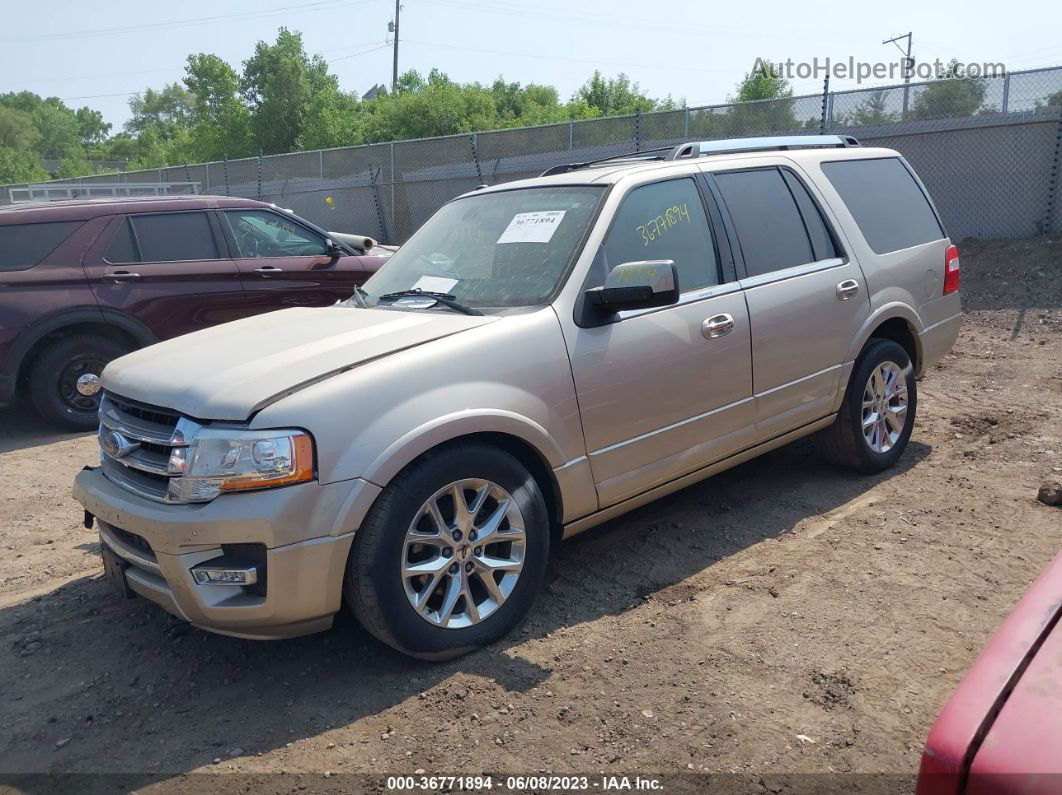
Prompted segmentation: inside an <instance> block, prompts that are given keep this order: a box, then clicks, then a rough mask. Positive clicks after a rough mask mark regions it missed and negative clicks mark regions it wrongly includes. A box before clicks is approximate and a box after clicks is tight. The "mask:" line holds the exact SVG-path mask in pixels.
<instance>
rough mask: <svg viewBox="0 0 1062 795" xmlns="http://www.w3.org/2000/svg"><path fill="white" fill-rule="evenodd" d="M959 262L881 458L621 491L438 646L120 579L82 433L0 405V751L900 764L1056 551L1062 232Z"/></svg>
mask: <svg viewBox="0 0 1062 795" xmlns="http://www.w3.org/2000/svg"><path fill="white" fill-rule="evenodd" d="M962 264H963V274H964V275H963V296H964V304H965V309H966V320H965V324H964V326H963V331H962V336H961V338H960V341H959V343H958V345H957V346H956V348H955V350H954V352H953V353H952V354H950V355H949V356H948V357H947V358H946V359H944V360H943V361H942V362H941V363H940V364H938V365H937V366H935V367H934V368H932V369H931V370H930V372H928V373H927V374H926V376H925V378H924V379H923V380H922V381H921V382H920V384H919V398H920V405H919V412H918V424H917V426H916V429H915V432H914V436H913V438H912V441H911V445H910V447H909V449H908V451H907V453H906V455H905V456H904V458H903V459H902V461H901V463H900V465H899V466H898V467H897V468H896V469H894V470H892V471H890V472H887V473H885V474H883V475H878V476H871V477H866V476H855V475H852V474H848V473H845V472H840V471H837V470H834V469H831V468H830V467H828V466H826V465H825V464H823V463H822V462H820V461H819V459H818V458H817V457H816V456H815V454H814V448H813V445H812V444H811V443H810V442H799V443H796V444H793V445H791V446H789V447H787V448H784V449H781V450H778V451H776V452H773V453H771V454H768V455H766V456H764V457H762V458H760V459H758V460H756V461H753V462H750V463H748V464H745V465H743V466H740V467H738V468H736V469H733V470H730V471H729V472H726V473H724V474H722V475H719V476H717V477H715V478H712V479H711V480H708V481H706V482H704V483H702V484H699V485H696V486H693V487H691V488H688V489H686V490H685V491H682V492H680V493H678V494H675V495H672V496H671V497H668V498H665V499H663V500H661V501H658V502H656V503H654V504H652V505H649V506H646V507H644V508H642V509H639V510H638V511H636V512H634V513H632V514H629V515H627V516H626V517H623V518H621V519H618V520H615V521H612V522H610V523H608V524H607V525H604V526H602V527H600V528H598V529H596V530H594V531H591V532H589V533H587V534H584V535H582V536H580V537H578V538H576V539H573V540H572V541H570V542H569V543H567V544H565V545H564V547H563V549H562V550H561V553H560V555H559V557H558V558H557V560H556V561H555V562H554V563H553V564H552V565H551V570H550V583H549V586H548V588H547V589H546V592H545V593H544V594H543V595H542V597H541V598H540V599H539V601H538V603H537V604H536V606H535V609H534V611H533V615H532V617H531V619H530V621H529V622H528V623H527V624H526V625H525V626H524V628H523V629H522V630H519V631H517V632H516V633H514V634H513V635H512V636H510V637H508V638H506V639H504V640H503V641H501V642H499V643H497V644H495V645H494V646H493V647H491V648H489V649H486V650H484V651H481V652H479V653H476V654H473V655H471V656H469V657H467V658H464V659H462V660H457V661H454V662H450V663H444V664H427V663H419V662H415V661H411V660H408V659H406V658H404V657H401V656H400V655H398V654H396V653H394V652H392V651H390V650H389V649H387V648H384V647H382V646H381V645H380V644H378V643H376V642H375V641H373V640H372V639H371V638H369V637H368V636H366V635H365V634H364V633H363V632H361V631H360V630H359V629H358V627H357V626H356V625H355V624H354V623H353V621H351V620H350V619H347V618H344V619H341V620H340V621H339V622H338V624H337V626H336V628H335V629H334V630H333V631H331V632H329V633H325V634H322V635H317V636H313V637H308V638H302V639H298V640H293V641H284V642H275V643H256V642H251V641H240V640H234V639H228V638H222V637H217V636H213V635H210V634H208V633H206V632H201V631H198V630H194V629H188V628H187V627H185V626H183V625H180V624H175V623H173V622H171V621H170V620H168V619H167V617H166V616H165V615H164V614H163V613H162V611H161V610H159V609H157V608H156V607H154V606H153V605H151V604H150V603H148V602H146V601H145V600H143V599H138V600H134V601H131V602H124V601H121V600H119V599H118V598H116V597H114V596H112V595H111V592H110V591H109V590H108V588H107V586H106V584H105V583H104V582H103V580H102V579H101V576H100V573H101V567H100V561H99V556H98V540H97V537H96V535H95V532H94V531H91V530H86V529H84V528H83V527H82V526H81V512H80V509H79V507H78V506H77V504H76V503H75V502H74V501H73V500H72V499H71V497H70V496H69V494H70V482H71V479H72V477H73V476H74V474H75V473H76V472H77V470H78V469H80V467H82V466H83V465H85V464H91V463H94V461H95V460H96V452H95V439H94V438H93V437H92V436H91V435H89V436H64V435H57V434H53V433H50V432H49V431H47V430H44V429H43V428H42V427H41V425H40V424H39V423H38V422H37V421H36V420H35V419H33V417H32V416H31V415H30V414H29V413H27V412H25V411H14V412H12V411H7V412H0V474H2V475H3V477H2V478H0V528H2V537H0V543H2V549H3V555H2V556H0V693H2V694H3V713H2V714H3V722H4V730H3V733H2V734H0V773H6V774H13V773H29V772H53V773H56V772H81V773H95V772H112V773H113V772H127V773H137V774H159V775H161V776H163V777H164V779H163V780H164V781H168V782H171V783H173V782H182V781H187V779H185V778H183V774H186V773H191V772H196V771H210V772H231V771H239V772H242V773H244V774H254V775H259V774H268V773H271V772H277V771H286V772H299V773H305V774H307V775H311V776H312V781H315V782H318V785H323V784H324V779H323V775H324V773H325V771H329V773H330V774H333V773H342V772H373V773H388V772H398V773H413V772H414V771H416V770H426V771H428V772H429V773H475V772H480V771H493V772H496V773H531V772H538V771H552V772H577V773H588V774H589V773H594V774H596V773H597V772H598V771H606V772H618V773H628V774H629V773H636V772H642V773H670V772H679V771H682V772H687V773H688V772H689V771H691V770H692V771H694V772H696V773H699V772H704V771H711V772H734V773H739V774H741V778H740V780H741V781H746V782H749V783H750V786H752V788H753V789H755V788H760V789H764V788H766V789H769V790H771V791H778V787H777V786H775V785H771V783H770V779H769V776H771V775H774V774H778V773H780V772H785V773H810V772H815V773H828V772H862V773H879V772H885V773H905V774H910V773H912V772H913V771H914V770H915V769H916V768H917V765H918V760H919V754H920V751H921V746H922V742H923V740H924V738H925V735H926V733H927V731H928V729H929V727H930V725H931V724H932V721H933V719H934V717H935V715H936V714H937V711H938V710H939V708H940V706H941V705H942V704H943V702H944V701H945V700H946V699H947V697H948V695H949V693H950V692H951V690H952V689H953V688H954V687H955V685H956V683H957V682H958V680H959V678H960V677H961V676H962V673H963V672H964V671H965V669H966V668H967V667H968V666H969V665H970V664H971V662H973V660H974V658H975V657H976V655H977V653H978V651H979V650H980V649H981V647H982V646H983V645H984V643H985V642H986V641H987V640H988V638H989V637H990V635H991V634H992V632H993V629H994V628H995V627H996V626H997V625H998V624H999V622H1000V621H1001V620H1002V619H1003V617H1004V616H1005V615H1006V614H1007V613H1008V612H1009V611H1010V609H1011V608H1012V607H1013V605H1014V604H1015V602H1016V601H1017V600H1018V599H1019V598H1020V596H1021V595H1022V593H1023V592H1024V591H1025V590H1026V588H1027V587H1028V586H1029V584H1030V583H1031V582H1032V581H1033V580H1034V579H1035V578H1036V576H1037V574H1038V573H1039V572H1040V570H1041V569H1042V568H1044V566H1046V564H1047V563H1048V562H1049V561H1050V559H1051V558H1052V557H1053V555H1054V554H1055V553H1056V552H1057V551H1058V550H1059V548H1060V546H1062V512H1060V510H1059V509H1058V508H1051V507H1048V506H1045V505H1043V504H1041V503H1039V502H1037V501H1036V491H1037V488H1038V486H1039V485H1040V483H1041V482H1043V481H1044V480H1048V479H1062V423H1060V417H1062V243H1059V242H1049V241H1043V240H1040V241H1035V242H1031V241H1030V242H1010V243H976V244H974V243H967V244H966V245H965V246H964V247H963V260H962ZM232 780H234V778H230V779H226V778H224V777H219V778H214V779H203V778H199V779H197V780H196V788H197V789H210V788H225V787H226V786H227V785H225V782H226V781H230V782H231V781H232ZM259 781H261V779H260V780H259ZM211 782H214V783H211ZM318 785H315V786H318ZM248 786H250V785H248ZM300 786H305V785H300ZM313 788H314V787H311V789H313Z"/></svg>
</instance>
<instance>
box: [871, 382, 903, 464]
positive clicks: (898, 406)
mask: <svg viewBox="0 0 1062 795" xmlns="http://www.w3.org/2000/svg"><path fill="white" fill-rule="evenodd" d="M906 424H907V379H906V378H905V377H904V372H903V368H901V367H900V365H898V364H896V363H895V362H891V361H884V362H882V363H881V364H879V365H878V366H877V367H875V368H874V372H872V373H871V374H870V378H869V379H867V385H866V387H865V388H864V389H863V438H865V439H866V442H867V445H869V447H870V449H871V450H873V451H874V452H875V453H887V452H888V451H889V450H891V449H892V448H893V447H894V446H895V445H896V443H897V442H898V441H899V439H900V436H901V435H902V434H903V429H904V426H905V425H906Z"/></svg>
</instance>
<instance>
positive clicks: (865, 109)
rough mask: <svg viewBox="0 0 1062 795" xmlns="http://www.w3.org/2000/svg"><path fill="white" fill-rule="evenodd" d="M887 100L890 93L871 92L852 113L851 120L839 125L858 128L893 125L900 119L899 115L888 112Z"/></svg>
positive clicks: (881, 91)
mask: <svg viewBox="0 0 1062 795" xmlns="http://www.w3.org/2000/svg"><path fill="white" fill-rule="evenodd" d="M887 100H888V92H887V91H886V90H884V89H882V90H880V91H871V92H870V93H869V94H867V95H866V97H864V99H863V101H862V102H860V103H859V104H858V105H857V106H856V109H855V110H854V111H852V116H851V117H850V118H849V119H845V120H838V123H847V124H852V125H855V126H858V127H870V126H873V125H877V124H891V123H892V122H894V121H896V120H897V118H899V114H897V113H890V112H889V111H888V110H886V107H887V105H888V103H887Z"/></svg>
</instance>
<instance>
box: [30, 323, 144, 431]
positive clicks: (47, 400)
mask: <svg viewBox="0 0 1062 795" xmlns="http://www.w3.org/2000/svg"><path fill="white" fill-rule="evenodd" d="M125 353H128V350H127V349H126V348H125V347H124V346H122V345H120V344H119V343H117V342H115V341H114V340H110V339H107V338H106V337H97V336H72V337H66V338H65V339H61V340H58V341H57V342H53V343H52V344H51V345H49V346H48V347H47V348H45V349H44V351H42V352H41V354H40V355H39V356H38V357H37V359H36V361H34V362H33V364H32V365H31V367H30V371H29V390H30V399H31V400H32V401H33V405H34V407H35V408H36V409H37V413H38V414H40V415H41V417H43V418H44V419H45V420H47V421H48V422H50V423H52V424H54V425H60V426H62V427H64V428H69V429H71V430H75V431H89V430H92V429H94V428H95V427H96V426H97V425H98V424H99V419H98V418H97V416H96V412H97V411H98V410H99V407H100V397H101V394H102V393H101V389H100V374H101V373H102V372H103V368H104V367H106V366H107V363H108V362H110V361H111V360H112V359H117V358H118V357H119V356H122V355H123V354H125Z"/></svg>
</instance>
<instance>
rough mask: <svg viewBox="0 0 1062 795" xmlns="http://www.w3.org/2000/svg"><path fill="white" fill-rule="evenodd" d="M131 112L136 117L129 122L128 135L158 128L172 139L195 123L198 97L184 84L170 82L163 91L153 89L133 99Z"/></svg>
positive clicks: (131, 98) (130, 101)
mask: <svg viewBox="0 0 1062 795" xmlns="http://www.w3.org/2000/svg"><path fill="white" fill-rule="evenodd" d="M192 57H195V56H192ZM129 112H130V113H131V114H132V116H131V117H130V118H129V121H127V122H126V123H125V130H126V132H129V133H132V134H133V135H139V134H140V133H142V132H143V131H144V130H146V129H147V128H148V127H154V128H155V129H157V130H158V131H159V133H160V134H161V135H162V136H163V137H167V138H168V137H171V136H173V135H174V134H175V133H176V131H177V130H178V129H187V128H188V126H189V125H190V124H191V123H192V116H193V114H194V112H195V96H194V95H193V94H192V92H190V91H189V90H188V89H187V88H185V87H184V86H182V85H181V84H180V83H167V84H166V85H165V86H163V87H162V88H161V89H160V90H159V91H155V90H154V89H151V88H149V89H147V90H145V91H144V92H143V93H142V94H140V95H139V96H137V95H134V96H132V97H130V99H129Z"/></svg>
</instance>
